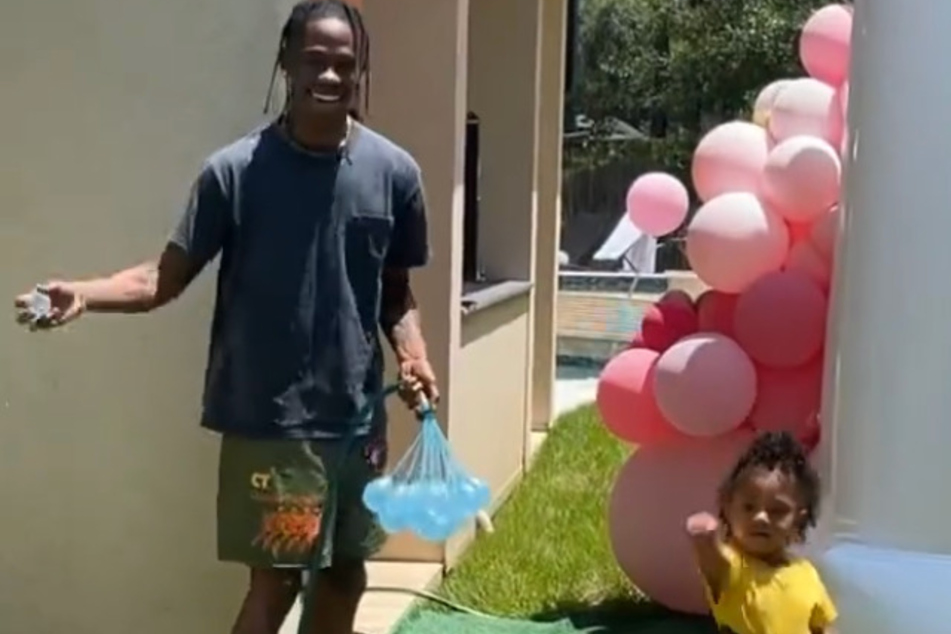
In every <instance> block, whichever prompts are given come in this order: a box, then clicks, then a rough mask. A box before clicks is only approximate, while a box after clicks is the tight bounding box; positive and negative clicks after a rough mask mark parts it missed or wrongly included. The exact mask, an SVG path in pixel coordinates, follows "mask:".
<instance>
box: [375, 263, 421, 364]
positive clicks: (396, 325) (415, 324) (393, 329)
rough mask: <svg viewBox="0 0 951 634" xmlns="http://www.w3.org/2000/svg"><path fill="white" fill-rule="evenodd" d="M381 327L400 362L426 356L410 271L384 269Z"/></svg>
mask: <svg viewBox="0 0 951 634" xmlns="http://www.w3.org/2000/svg"><path fill="white" fill-rule="evenodd" d="M380 327H381V328H382V329H383V334H384V335H386V338H387V339H388V340H389V342H390V345H391V346H392V347H393V351H394V352H395V353H396V357H397V359H398V360H400V361H405V360H407V359H423V358H425V357H426V342H425V341H424V340H423V333H422V330H421V329H420V319H419V309H418V307H417V305H416V298H415V297H413V291H412V289H411V288H410V284H409V271H408V270H406V269H387V270H386V271H384V272H383V291H382V297H381V301H380Z"/></svg>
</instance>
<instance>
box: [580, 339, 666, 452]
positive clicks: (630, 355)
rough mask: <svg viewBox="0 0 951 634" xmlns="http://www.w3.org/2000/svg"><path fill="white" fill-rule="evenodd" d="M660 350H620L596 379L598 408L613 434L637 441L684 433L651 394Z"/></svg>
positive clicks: (654, 441) (649, 442)
mask: <svg viewBox="0 0 951 634" xmlns="http://www.w3.org/2000/svg"><path fill="white" fill-rule="evenodd" d="M659 356H660V355H659V354H658V353H657V352H655V351H653V350H649V349H647V348H633V349H629V350H625V351H624V352H622V353H620V354H619V355H617V356H616V357H614V358H613V359H611V361H609V362H608V364H607V365H606V366H605V367H604V370H602V371H601V377H600V379H599V380H598V391H597V404H598V411H599V412H600V414H601V419H602V420H603V421H604V424H605V426H606V427H607V428H608V429H609V430H610V431H611V433H613V434H614V435H615V436H617V437H618V438H620V439H621V440H625V441H627V442H630V443H634V444H637V445H653V444H657V443H664V442H669V441H675V440H679V439H681V438H682V437H683V434H681V433H680V432H678V431H677V430H676V429H674V427H673V426H671V424H670V423H668V422H667V421H666V420H665V419H664V417H663V415H662V414H661V413H660V410H659V409H658V408H657V401H656V399H655V398H654V371H655V366H656V363H657V359H658V358H659Z"/></svg>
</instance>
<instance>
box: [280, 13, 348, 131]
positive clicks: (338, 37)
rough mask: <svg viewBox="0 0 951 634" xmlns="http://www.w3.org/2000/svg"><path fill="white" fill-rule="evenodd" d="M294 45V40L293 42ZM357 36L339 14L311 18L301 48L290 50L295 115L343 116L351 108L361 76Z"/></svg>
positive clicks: (287, 67)
mask: <svg viewBox="0 0 951 634" xmlns="http://www.w3.org/2000/svg"><path fill="white" fill-rule="evenodd" d="M292 46H293V44H292ZM354 49H355V46H354V36H353V31H352V30H351V28H350V25H349V24H348V23H347V22H346V21H345V20H341V19H339V18H333V17H330V18H318V19H316V20H310V21H309V22H308V23H307V26H306V28H305V30H304V36H303V38H302V41H301V43H300V46H299V48H296V50H290V51H288V52H287V58H286V61H285V71H286V72H287V74H288V78H289V79H290V85H291V110H292V112H293V116H295V117H296V118H298V119H303V120H307V119H310V118H314V117H318V118H319V117H330V116H342V115H345V114H346V113H347V111H348V110H349V109H350V105H351V104H352V102H353V95H354V91H355V90H356V86H357V81H358V79H359V77H358V69H357V58H356V53H355V51H354Z"/></svg>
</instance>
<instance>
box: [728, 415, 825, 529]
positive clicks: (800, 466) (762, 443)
mask: <svg viewBox="0 0 951 634" xmlns="http://www.w3.org/2000/svg"><path fill="white" fill-rule="evenodd" d="M755 469H765V470H767V471H775V470H777V469H778V470H779V471H780V472H781V473H783V474H785V475H787V476H789V477H791V478H792V479H793V481H794V482H795V484H796V488H797V489H798V492H799V496H800V499H801V500H802V503H803V513H802V519H801V521H800V523H799V526H798V527H797V528H798V530H799V537H800V538H805V536H806V532H807V531H808V530H809V529H810V528H812V527H814V526H815V525H816V521H817V520H818V519H819V497H820V483H819V474H818V473H816V470H815V469H813V467H812V465H811V464H809V460H808V459H807V457H806V452H805V450H804V449H803V447H802V445H801V444H799V442H798V441H797V440H796V439H795V438H793V437H792V435H790V434H789V433H787V432H767V433H764V434H761V435H760V436H758V437H757V438H756V440H754V441H753V444H751V445H750V447H749V448H748V449H747V450H746V452H745V453H744V454H743V455H742V456H740V459H739V460H738V461H737V463H736V466H734V467H733V470H732V471H731V472H730V474H729V475H728V476H727V478H726V480H725V481H724V482H723V484H722V485H721V486H720V499H721V500H723V501H724V502H726V501H728V500H730V498H732V496H733V493H734V492H735V490H736V487H737V484H738V483H740V482H742V481H743V479H744V478H746V477H747V476H749V474H750V473H751V472H752V471H753V470H755ZM721 506H722V505H721ZM720 516H721V517H720V519H721V521H722V522H723V523H724V525H725V526H726V527H727V529H729V525H728V523H727V519H726V517H725V516H724V514H723V511H722V508H721V513H720Z"/></svg>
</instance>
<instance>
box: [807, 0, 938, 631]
mask: <svg viewBox="0 0 951 634" xmlns="http://www.w3.org/2000/svg"><path fill="white" fill-rule="evenodd" d="M948 24H951V2H948V0H901V1H896V0H858V2H856V7H855V22H854V34H853V39H852V43H853V55H852V59H853V68H852V82H851V98H850V108H851V112H850V119H851V120H850V138H851V139H853V144H852V147H851V148H850V153H851V159H852V161H851V165H850V166H849V167H848V168H847V176H846V196H845V198H846V214H845V224H844V226H843V227H842V234H841V235H842V237H841V240H840V244H839V255H838V258H837V263H836V264H837V270H836V274H835V281H834V288H835V291H834V297H835V300H834V304H833V307H832V311H833V312H832V318H831V319H832V325H831V329H830V346H829V348H830V349H829V353H828V355H827V359H826V376H827V386H828V389H827V393H826V402H825V403H824V417H823V419H824V420H825V421H827V422H828V424H829V427H828V430H829V431H828V432H827V434H828V435H827V440H828V442H827V443H825V444H826V445H827V446H826V447H825V449H826V450H827V451H828V452H829V456H828V457H829V458H831V459H830V460H829V461H828V462H827V464H829V465H831V470H830V472H829V473H827V477H828V478H829V480H830V486H831V491H830V494H831V497H830V504H829V513H828V517H827V518H826V522H827V524H826V526H825V529H826V531H824V532H826V534H827V535H828V536H829V537H830V541H829V542H828V545H829V549H828V550H827V551H826V552H825V553H824V554H823V555H822V556H821V564H822V568H823V572H824V574H825V575H826V577H827V580H828V581H829V583H830V585H831V586H832V589H833V592H834V593H835V595H836V598H837V600H838V604H839V608H840V611H841V621H840V628H839V630H840V632H841V634H899V633H903V634H904V633H907V632H914V633H915V634H947V633H948V632H951V601H949V600H948V593H949V589H951V459H949V458H951V280H949V275H951V161H949V157H951V81H949V78H948V73H947V70H946V68H945V66H946V60H947V59H948V55H945V53H947V52H951V40H949V39H948V36H947V25H948ZM945 44H948V46H947V47H946V46H945Z"/></svg>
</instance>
